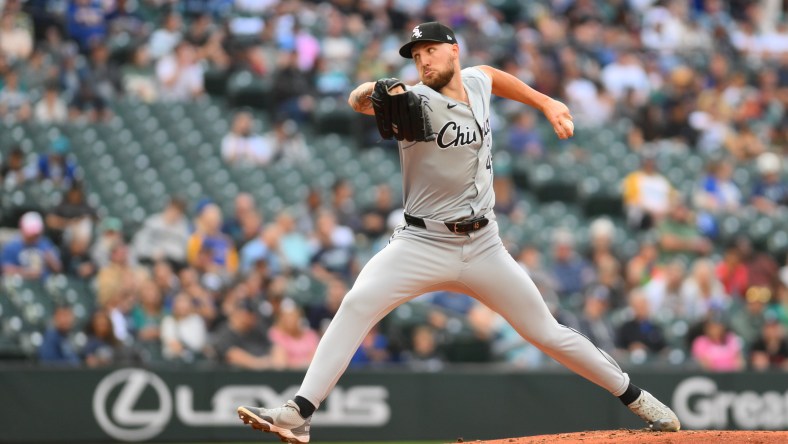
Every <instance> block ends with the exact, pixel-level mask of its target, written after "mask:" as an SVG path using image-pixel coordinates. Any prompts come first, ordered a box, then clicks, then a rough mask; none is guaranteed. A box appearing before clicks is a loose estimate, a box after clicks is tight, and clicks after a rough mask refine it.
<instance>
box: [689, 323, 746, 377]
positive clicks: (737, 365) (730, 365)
mask: <svg viewBox="0 0 788 444" xmlns="http://www.w3.org/2000/svg"><path fill="white" fill-rule="evenodd" d="M743 348H744V347H743V344H742V341H741V339H740V338H739V337H737V336H736V335H735V334H733V333H731V332H730V331H729V330H728V326H727V324H726V323H725V321H724V320H723V319H722V317H721V315H720V314H718V313H712V314H711V316H709V318H708V320H706V322H705V323H704V330H703V334H702V335H701V336H698V337H697V338H695V340H694V341H693V342H692V357H693V358H695V360H696V361H697V362H698V364H700V366H701V368H702V369H703V370H707V371H713V372H730V371H738V370H742V369H743V368H744V356H743V351H742V350H743Z"/></svg>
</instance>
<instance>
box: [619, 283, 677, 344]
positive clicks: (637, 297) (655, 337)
mask: <svg viewBox="0 0 788 444" xmlns="http://www.w3.org/2000/svg"><path fill="white" fill-rule="evenodd" d="M629 308H630V310H631V312H632V319H630V320H629V321H627V322H625V323H623V324H622V325H621V326H620V327H619V328H618V331H617V333H616V344H617V345H618V347H619V348H620V349H623V350H626V351H627V352H629V353H630V356H631V357H632V359H633V360H637V359H638V358H637V357H636V356H637V355H638V354H641V355H642V354H643V353H645V354H647V355H650V354H655V353H659V352H661V351H662V350H663V349H664V348H665V346H666V343H665V335H664V333H663V332H662V328H661V327H660V326H659V325H658V324H657V323H656V322H654V321H653V319H652V317H651V316H652V313H651V308H650V306H649V301H648V299H647V298H646V295H645V294H644V293H643V291H642V290H639V289H636V290H633V291H632V292H631V293H630V294H629Z"/></svg>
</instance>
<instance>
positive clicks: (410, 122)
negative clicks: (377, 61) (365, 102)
mask: <svg viewBox="0 0 788 444" xmlns="http://www.w3.org/2000/svg"><path fill="white" fill-rule="evenodd" d="M397 86H401V87H402V88H403V89H405V85H404V84H403V83H402V82H401V81H399V79H393V78H392V79H381V80H378V81H377V82H375V88H374V90H373V91H372V95H371V96H370V97H369V98H370V100H371V101H372V109H373V110H374V111H375V119H376V120H377V124H378V131H379V132H380V136H381V137H383V138H384V139H391V138H392V137H393V138H395V139H397V140H408V141H411V142H413V141H418V142H424V141H432V140H435V134H434V133H433V132H432V125H431V124H430V119H429V116H428V115H427V113H425V112H424V106H425V105H424V103H423V100H422V98H421V97H419V96H418V95H416V93H414V92H413V91H405V92H404V93H401V94H391V93H390V91H391V90H392V89H393V88H396V87H397Z"/></svg>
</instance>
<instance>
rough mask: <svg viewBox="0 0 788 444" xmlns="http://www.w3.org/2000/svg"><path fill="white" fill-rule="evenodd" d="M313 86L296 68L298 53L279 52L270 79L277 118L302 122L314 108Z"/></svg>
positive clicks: (304, 74)
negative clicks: (274, 69)
mask: <svg viewBox="0 0 788 444" xmlns="http://www.w3.org/2000/svg"><path fill="white" fill-rule="evenodd" d="M313 90H314V86H313V84H312V82H310V79H309V78H308V76H307V74H306V73H304V72H302V71H301V70H300V69H299V68H298V55H297V54H296V53H294V52H292V53H280V54H279V58H278V60H277V67H276V71H275V72H274V74H273V79H272V92H273V97H272V98H273V102H274V112H275V115H276V116H277V118H282V119H292V120H293V121H295V122H296V123H299V124H300V123H303V122H306V121H307V120H308V119H309V116H310V115H311V113H312V109H313V108H314V99H313V98H312V97H313V94H312V93H313Z"/></svg>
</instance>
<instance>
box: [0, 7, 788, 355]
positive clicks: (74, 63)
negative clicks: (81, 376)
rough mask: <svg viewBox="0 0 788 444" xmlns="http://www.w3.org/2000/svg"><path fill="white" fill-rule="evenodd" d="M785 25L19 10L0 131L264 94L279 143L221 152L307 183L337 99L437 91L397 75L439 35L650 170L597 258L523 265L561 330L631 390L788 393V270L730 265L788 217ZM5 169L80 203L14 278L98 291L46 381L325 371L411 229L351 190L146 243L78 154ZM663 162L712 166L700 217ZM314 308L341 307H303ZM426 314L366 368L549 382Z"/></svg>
mask: <svg viewBox="0 0 788 444" xmlns="http://www.w3.org/2000/svg"><path fill="white" fill-rule="evenodd" d="M787 9H788V3H786V2H784V1H780V0H730V1H721V0H692V1H681V0H614V1H599V0H550V1H548V0H543V1H532V2H517V1H495V2H492V1H482V0H475V1H465V2H461V1H451V0H441V1H432V2H427V1H407V2H406V1H399V0H366V1H365V0H333V1H327V2H317V1H277V0H257V1H251V0H183V1H171V0H139V1H136V2H132V1H123V0H114V1H98V0H73V1H62V0H28V1H21V0H0V10H2V15H1V16H0V119H2V120H6V121H17V122H24V121H31V120H32V121H38V122H42V123H51V124H61V123H64V122H73V121H87V122H93V123H96V124H99V125H100V124H102V122H107V121H110V120H111V119H113V111H112V103H113V101H114V100H117V99H118V98H120V97H131V98H134V99H135V100H141V101H145V102H153V101H177V102H184V103H188V102H189V101H191V100H194V99H196V98H199V97H200V96H202V95H205V94H206V86H207V83H208V80H207V79H208V78H209V77H210V75H211V74H216V73H218V74H219V75H223V76H224V77H223V78H225V79H227V78H230V76H231V75H232V74H237V73H248V74H249V75H250V76H252V79H253V80H254V81H261V82H264V83H266V84H268V85H269V90H268V91H269V92H270V98H271V102H270V108H269V109H267V110H266V112H267V113H268V115H269V117H270V120H271V122H274V125H273V129H272V130H271V131H270V132H269V133H266V134H255V131H254V128H255V125H254V116H253V115H252V114H250V113H247V112H245V111H239V112H238V113H237V114H235V115H234V116H233V122H232V125H231V128H230V131H229V132H228V134H227V136H226V137H225V138H224V139H223V140H222V143H221V153H222V157H223V158H224V160H225V162H227V163H228V164H236V163H242V164H256V165H260V166H264V165H269V164H272V163H276V162H281V161H283V160H284V159H287V160H286V161H287V162H309V149H308V147H307V146H306V142H305V141H304V140H303V138H300V137H299V135H298V133H299V128H304V127H307V126H308V125H310V119H311V118H312V115H313V112H314V109H315V107H316V103H317V99H324V98H334V99H336V100H337V101H338V102H339V103H342V102H343V101H344V98H345V97H346V95H347V93H348V92H349V91H350V90H351V89H352V88H353V87H354V86H355V85H356V84H357V83H359V82H362V81H369V80H374V79H377V78H382V77H390V76H397V77H399V78H402V79H404V80H405V81H407V82H413V81H416V80H417V78H418V76H417V73H416V71H415V69H414V67H413V65H412V64H410V63H407V61H406V60H403V59H402V58H400V57H399V55H398V54H397V49H398V48H399V46H400V44H401V42H402V40H403V39H404V38H406V37H407V36H408V35H409V33H410V30H411V29H412V28H413V27H414V26H415V25H416V24H418V23H421V22H424V21H428V20H439V21H441V22H443V23H445V24H448V25H450V26H452V27H454V28H455V29H456V30H457V34H458V37H459V39H460V42H459V43H460V48H461V54H462V58H463V64H464V66H471V65H474V64H482V63H483V64H491V65H494V66H498V67H500V68H501V69H504V70H506V71H508V72H510V73H512V74H514V75H516V76H517V77H518V78H520V79H522V80H523V81H525V82H527V83H528V84H529V85H531V86H533V87H534V88H536V89H538V90H540V91H542V92H544V93H546V94H548V95H551V96H553V97H555V98H558V99H560V100H563V101H565V102H566V103H567V104H568V105H569V107H570V109H571V110H572V112H573V114H574V116H575V121H576V122H582V125H583V126H584V127H585V128H589V129H591V130H592V129H593V128H604V127H605V126H608V125H612V124H614V123H616V122H621V121H627V122H631V125H630V126H629V130H628V133H627V134H626V144H627V146H628V149H629V150H631V151H632V152H635V153H638V155H639V158H640V160H641V164H640V166H639V167H638V168H636V169H635V170H633V171H631V174H629V175H628V176H627V177H626V178H625V179H624V181H623V184H622V188H621V190H622V197H623V202H624V207H625V211H624V218H623V220H618V219H611V218H607V217H602V218H599V219H596V220H594V221H593V222H592V223H591V226H590V230H589V231H590V240H589V242H588V243H587V244H585V243H583V244H581V243H579V242H578V241H577V239H576V238H575V236H574V234H573V233H572V232H571V231H568V230H562V229H557V230H552V231H551V232H550V236H551V239H550V245H551V247H550V249H549V250H545V251H540V249H538V248H536V247H535V246H534V245H529V244H524V245H511V246H510V252H511V253H512V254H513V255H514V256H515V258H516V259H517V260H518V262H519V263H520V264H521V265H522V266H523V267H524V268H525V269H526V270H528V272H529V273H530V274H531V276H532V277H533V278H534V281H535V282H536V283H537V285H538V286H539V288H540V290H541V291H542V293H543V295H544V297H545V300H546V302H547V303H548V305H549V306H550V308H551V310H552V312H553V314H554V315H555V316H556V318H557V319H558V320H559V321H560V322H561V323H563V324H565V325H567V326H570V327H572V328H575V329H577V330H578V331H580V332H582V333H583V334H585V335H586V336H588V337H589V338H590V339H591V340H593V341H594V342H595V343H596V344H597V345H598V346H599V347H600V348H602V349H603V350H605V351H607V352H609V353H611V354H612V355H614V356H616V357H617V358H619V359H620V360H621V361H622V362H623V363H624V364H625V365H629V364H643V363H651V362H662V363H666V364H669V365H670V364H685V365H695V366H699V367H700V368H703V369H705V370H709V371H730V370H742V369H745V368H752V369H758V370H765V369H788V342H787V340H786V333H785V329H786V328H788V259H787V258H785V257H774V256H772V255H769V254H767V253H765V252H763V251H758V250H757V249H755V248H753V245H752V243H751V242H750V241H749V240H748V238H747V237H746V235H744V234H742V236H738V237H736V238H735V239H733V240H732V241H730V242H728V243H726V244H725V245H720V244H719V243H718V242H717V239H718V232H719V229H720V228H719V221H720V220H721V218H722V217H723V216H725V215H727V214H736V213H737V212H740V211H744V210H748V211H750V210H752V211H755V212H758V213H759V214H766V215H771V216H772V217H774V218H780V217H784V216H785V215H786V212H785V210H786V206H788V182H786V179H785V175H784V174H783V171H784V170H785V161H786V154H788V151H786V147H788V114H787V113H786V112H785V108H786V105H788V24H787V23H786V20H787V17H788V15H786V14H788V10H787ZM494 107H495V112H494V120H495V122H493V127H494V128H496V129H497V131H498V132H499V134H500V135H502V136H503V137H502V138H501V139H500V140H501V142H502V143H503V144H505V146H503V147H500V146H499V147H498V150H499V151H508V152H509V153H510V155H512V156H514V157H519V156H526V157H529V158H532V159H534V161H536V160H538V159H541V158H544V157H546V156H549V152H548V151H549V150H548V149H547V147H548V146H552V145H553V144H554V142H553V141H550V140H547V139H546V137H545V135H544V134H543V133H541V132H540V131H538V129H537V127H538V122H539V119H540V117H539V116H538V115H536V114H535V113H534V112H533V110H528V109H526V108H525V107H524V106H522V105H520V104H515V103H513V102H506V101H496V103H495V105H494ZM370 125H372V123H371V122H370ZM373 128H374V127H373ZM0 148H2V149H3V162H2V171H0V174H1V175H2V184H3V187H6V188H8V189H13V188H14V187H18V186H21V185H22V184H24V183H26V182H36V181H48V182H51V183H53V184H55V186H56V187H58V188H59V189H61V190H62V193H63V195H62V198H61V199H60V203H59V204H58V205H56V206H55V207H54V208H53V209H52V210H51V211H49V212H47V213H46V214H40V213H38V212H28V213H26V214H24V215H22V216H21V217H20V218H19V222H18V227H15V228H18V234H15V235H14V236H12V237H10V238H8V240H7V241H5V242H4V243H3V245H2V273H3V276H4V278H5V279H9V278H13V277H17V276H18V277H21V278H22V279H25V280H28V281H46V280H47V279H49V278H50V277H51V276H54V275H59V274H65V275H67V276H69V277H70V278H72V279H81V280H86V281H89V282H92V283H93V285H94V286H95V293H96V301H95V308H96V310H95V312H94V313H92V314H91V315H90V316H89V318H88V319H87V320H86V321H85V322H84V324H85V325H84V329H82V330H81V331H79V332H76V331H75V330H76V328H75V325H76V324H77V321H76V319H75V314H74V312H73V309H72V307H71V306H70V305H69V304H62V303H58V304H57V305H56V308H55V310H54V314H53V317H52V320H51V327H50V328H49V329H48V330H47V332H46V333H45V334H44V336H43V340H42V343H41V344H40V352H39V361H40V362H46V363H53V364H55V363H65V364H73V365H79V364H84V365H88V366H100V365H107V364H111V363H120V362H126V361H129V360H138V359H143V358H141V357H140V353H139V349H138V347H137V345H139V344H145V345H146V346H147V347H149V348H150V347H153V348H155V349H156V350H157V351H158V352H159V353H160V355H161V358H162V359H163V360H165V361H171V362H194V361H195V360H204V361H211V362H224V363H226V364H228V365H233V366H237V367H242V368H250V369H268V368H271V369H282V368H304V367H305V366H306V365H307V364H308V363H309V361H310V359H311V356H312V354H313V353H314V350H315V347H316V346H317V342H318V340H319V337H320V335H321V334H322V332H323V331H324V330H325V328H326V327H327V324H328V322H329V321H330V319H331V318H332V317H333V315H334V314H335V313H336V310H337V308H338V306H339V304H340V302H341V300H342V298H343V297H344V295H345V293H346V292H347V290H348V288H349V287H350V286H352V283H353V281H354V278H355V276H356V275H357V274H358V272H359V270H360V268H361V267H362V266H363V263H364V261H365V260H367V259H368V258H369V257H370V255H371V254H373V253H374V252H375V251H377V250H379V249H380V248H383V246H385V244H386V242H387V240H388V237H389V235H390V233H391V230H392V229H393V227H394V226H396V224H397V222H398V221H399V220H400V216H401V209H400V205H399V204H398V203H396V202H394V201H393V199H392V191H391V190H390V189H388V187H386V186H385V185H380V186H378V188H377V189H376V196H377V197H376V199H375V203H374V204H373V205H372V206H370V207H367V208H360V207H358V206H357V204H356V200H355V199H354V192H355V191H357V190H354V189H353V186H352V185H351V183H350V182H348V181H347V180H341V179H340V180H338V181H337V182H336V183H335V184H334V186H333V188H332V189H331V190H330V191H329V192H328V196H329V197H328V198H324V196H325V193H323V194H321V191H325V190H313V191H312V192H311V193H310V195H309V197H308V199H306V200H305V202H303V203H302V204H301V205H298V206H296V207H293V208H288V210H287V211H283V212H281V213H280V214H263V212H262V211H261V210H260V209H259V208H258V203H256V202H255V201H254V199H253V198H252V197H251V196H249V195H246V194H240V195H238V196H237V198H236V200H235V202H234V211H233V213H232V214H222V211H221V209H220V207H219V206H218V205H217V204H216V203H215V202H210V201H207V200H206V201H201V202H198V203H197V204H196V205H190V204H189V203H187V202H185V201H184V200H182V199H181V198H179V197H177V196H173V197H172V199H171V200H170V203H169V204H168V205H167V207H166V208H164V209H163V210H162V211H161V213H159V214H156V215H153V216H151V217H149V218H148V219H147V220H145V222H144V224H143V226H142V227H141V228H140V229H139V230H138V231H136V232H134V233H128V232H124V230H123V228H124V227H123V226H122V223H121V221H120V220H118V219H114V218H112V217H99V215H98V214H97V211H96V209H95V208H93V207H92V206H91V205H90V204H89V203H88V202H87V200H86V197H85V190H84V189H83V185H82V183H81V180H80V174H81V173H80V169H79V166H78V165H77V163H76V161H75V159H74V157H73V156H71V155H70V153H69V141H68V139H65V138H62V137H61V138H58V139H56V140H54V141H53V142H52V147H51V150H50V152H47V153H38V155H37V157H36V158H35V159H29V158H26V156H25V154H24V152H23V151H22V150H21V149H19V148H15V147H0ZM662 150H669V151H671V152H673V153H679V154H680V153H694V154H702V155H703V156H704V159H708V165H707V168H706V170H705V171H704V172H703V174H702V175H701V176H699V177H697V178H695V180H696V186H695V187H694V188H693V190H692V192H691V193H682V192H681V191H679V190H678V188H677V187H678V184H675V183H671V181H670V180H669V179H668V178H667V177H666V176H665V175H664V173H665V171H660V169H659V168H658V166H657V165H658V164H657V162H656V157H657V152H659V151H662ZM741 166H747V167H752V168H754V169H755V170H756V171H757V175H758V177H757V179H756V181H755V185H754V187H753V189H740V187H739V186H738V185H737V184H736V183H735V182H734V181H733V180H732V179H731V176H732V173H733V170H734V169H735V168H736V167H741ZM502 180H503V182H502V183H498V182H496V190H497V193H498V196H499V200H498V203H497V206H496V211H497V212H499V213H500V214H505V215H507V216H508V217H509V218H510V219H511V220H512V222H513V223H518V221H522V219H523V218H525V217H527V215H526V214H522V211H521V210H520V209H519V208H518V207H517V205H516V201H517V190H516V189H515V187H514V185H513V183H512V182H511V179H509V178H507V177H506V176H503V177H502ZM534 211H538V208H536V209H534ZM616 223H618V224H620V225H626V229H627V232H628V233H634V235H635V236H637V239H638V240H639V244H638V249H637V251H635V252H634V254H627V253H625V252H622V251H617V243H616V242H615V233H616V229H617V227H616ZM303 282H307V283H309V284H308V285H306V286H307V287H310V288H311V286H312V285H313V284H314V285H316V286H317V287H318V288H319V289H320V290H319V293H320V297H318V298H312V299H309V300H306V299H304V298H301V299H299V298H298V297H294V298H293V297H291V296H293V294H294V290H293V288H303V287H304V286H301V287H299V285H300V284H301V283H303ZM304 291H306V290H304ZM295 293H297V291H295ZM512 297H516V295H512ZM415 304H417V305H418V307H419V310H420V313H423V319H422V320H420V321H419V322H417V323H415V325H410V326H409V327H408V328H406V329H404V330H402V331H396V330H392V329H391V328H389V327H388V326H387V325H386V324H385V323H384V324H383V325H382V326H380V327H376V328H375V329H373V331H371V332H370V334H369V335H368V336H367V337H366V338H365V339H364V342H363V343H362V344H361V346H360V348H359V350H358V352H357V353H356V355H355V356H354V358H353V361H352V363H351V364H352V365H358V366H364V365H386V364H390V363H404V364H406V365H410V366H413V367H414V368H421V369H428V370H435V369H440V368H441V367H442V366H443V365H444V364H445V363H446V362H448V361H453V360H457V359H456V356H457V353H456V350H455V348H452V344H453V343H454V342H456V338H457V337H458V334H459V332H461V331H463V332H464V334H465V335H466V336H467V335H470V337H471V338H472V343H473V344H475V345H473V346H474V347H475V346H478V345H479V344H481V348H482V349H483V350H484V351H483V352H482V353H481V354H480V356H481V359H480V360H486V361H496V362H505V363H509V364H511V365H516V366H521V367H525V368H539V367H541V366H544V365H549V359H548V358H546V357H545V356H544V355H543V354H542V353H541V352H540V351H539V350H537V349H535V348H534V347H532V346H529V345H528V344H527V343H525V342H524V341H523V340H522V339H521V338H519V336H518V335H517V333H516V332H515V331H514V330H512V328H511V327H510V326H508V324H507V323H506V322H505V321H504V319H503V318H502V317H501V316H499V315H497V314H495V313H493V312H491V311H490V310H488V309H487V308H486V307H484V306H483V305H480V304H479V303H477V302H475V301H474V300H472V299H471V298H469V297H467V296H465V295H460V294H450V293H443V292H440V293H433V294H428V295H425V296H423V297H421V298H419V299H417V300H416V301H415ZM395 315H396V313H395ZM466 330H467V331H466ZM76 333H79V334H80V338H81V339H80V340H78V341H75V340H74V336H75V334H76ZM470 343H471V342H469V344H470ZM468 347H469V348H470V347H472V345H468ZM460 355H462V353H460ZM460 360H461V359H460Z"/></svg>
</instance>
